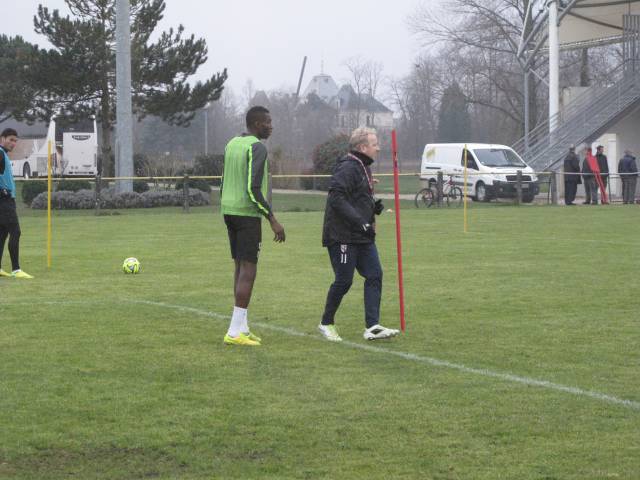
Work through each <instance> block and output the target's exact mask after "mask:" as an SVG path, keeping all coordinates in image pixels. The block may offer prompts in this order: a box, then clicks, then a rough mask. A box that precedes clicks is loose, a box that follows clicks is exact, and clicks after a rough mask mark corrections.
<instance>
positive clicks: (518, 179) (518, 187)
mask: <svg viewBox="0 0 640 480" xmlns="http://www.w3.org/2000/svg"><path fill="white" fill-rule="evenodd" d="M516 203H517V204H518V205H520V204H521V203H522V170H518V171H517V172H516Z"/></svg>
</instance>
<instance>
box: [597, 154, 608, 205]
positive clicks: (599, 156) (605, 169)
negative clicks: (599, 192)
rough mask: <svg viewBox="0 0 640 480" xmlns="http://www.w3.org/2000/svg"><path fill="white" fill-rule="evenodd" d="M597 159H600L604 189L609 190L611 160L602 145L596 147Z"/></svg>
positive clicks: (599, 164)
mask: <svg viewBox="0 0 640 480" xmlns="http://www.w3.org/2000/svg"><path fill="white" fill-rule="evenodd" d="M596 160H598V168H599V169H600V178H601V179H602V185H603V187H602V188H603V191H604V192H606V191H607V182H608V180H609V160H608V159H607V156H606V155H605V154H604V147H603V146H602V145H598V147H597V148H596ZM602 203H605V202H604V199H603V202H602Z"/></svg>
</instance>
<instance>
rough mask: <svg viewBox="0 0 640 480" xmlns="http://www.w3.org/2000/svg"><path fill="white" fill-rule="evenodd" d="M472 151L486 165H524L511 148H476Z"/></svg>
mask: <svg viewBox="0 0 640 480" xmlns="http://www.w3.org/2000/svg"><path fill="white" fill-rule="evenodd" d="M473 152H474V153H475V154H476V158H477V159H478V160H479V161H480V163H482V164H483V165H485V166H487V167H526V166H527V165H526V164H525V163H524V162H523V161H522V160H520V157H518V155H516V154H515V152H514V151H512V150H505V149H503V148H477V149H474V150H473Z"/></svg>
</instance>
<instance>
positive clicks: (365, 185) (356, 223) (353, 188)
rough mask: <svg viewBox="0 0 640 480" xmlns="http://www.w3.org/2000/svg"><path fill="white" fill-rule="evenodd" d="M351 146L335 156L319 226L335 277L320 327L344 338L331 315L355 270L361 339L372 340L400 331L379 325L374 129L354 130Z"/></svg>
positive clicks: (325, 332)
mask: <svg viewBox="0 0 640 480" xmlns="http://www.w3.org/2000/svg"><path fill="white" fill-rule="evenodd" d="M349 148H350V150H351V151H350V152H349V153H348V154H347V155H345V156H344V157H342V158H341V159H340V160H338V162H337V164H336V166H335V169H334V172H333V176H332V177H331V183H330V185H329V195H328V197H327V205H326V208H325V213H324V225H323V229H322V245H323V246H324V247H327V250H328V251H329V258H330V260H331V266H332V267H333V271H334V273H335V281H334V282H333V284H332V285H331V287H330V288H329V293H328V294H327V302H326V304H325V309H324V314H323V315H322V322H321V323H320V325H318V330H320V333H322V335H323V336H324V337H325V338H326V339H327V340H331V341H334V342H339V341H341V340H342V339H341V338H340V336H339V335H338V332H337V331H336V328H335V324H334V317H335V314H336V311H337V310H338V307H339V306H340V302H341V301H342V297H344V295H345V294H346V293H347V292H348V291H349V288H351V284H352V282H353V274H354V271H355V270H356V269H357V270H358V273H359V274H360V275H362V276H363V277H364V279H365V282H364V304H365V322H366V329H365V331H364V338H365V339H367V340H376V339H380V338H389V337H393V336H395V335H397V334H398V330H394V329H391V328H385V327H383V326H381V325H380V324H379V320H380V297H381V294H382V266H381V265H380V259H379V257H378V250H377V248H376V244H375V236H376V229H375V215H380V213H382V211H383V209H384V207H383V205H382V202H381V201H380V200H376V199H375V198H374V196H373V176H372V174H371V169H370V166H371V164H372V163H373V162H374V160H375V159H376V157H377V156H378V152H379V151H380V147H379V146H378V138H377V136H376V132H375V130H373V129H370V128H357V129H356V130H354V131H353V133H352V134H351V139H350V140H349Z"/></svg>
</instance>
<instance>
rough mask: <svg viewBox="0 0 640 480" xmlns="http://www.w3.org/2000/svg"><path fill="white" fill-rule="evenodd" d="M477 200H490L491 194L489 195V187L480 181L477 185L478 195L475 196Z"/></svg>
mask: <svg viewBox="0 0 640 480" xmlns="http://www.w3.org/2000/svg"><path fill="white" fill-rule="evenodd" d="M474 200H475V201H476V202H488V201H489V195H487V187H485V185H484V183H482V182H478V184H477V185H476V196H475V197H474Z"/></svg>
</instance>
